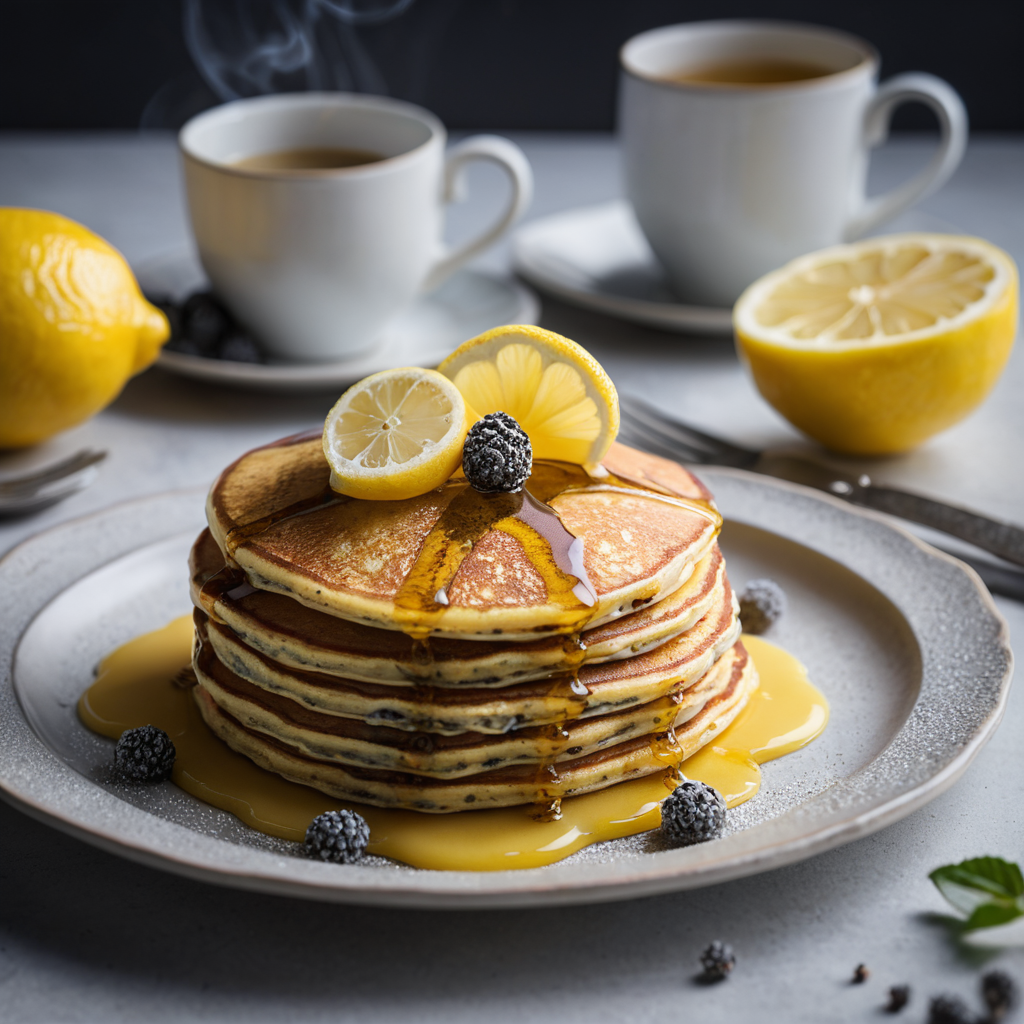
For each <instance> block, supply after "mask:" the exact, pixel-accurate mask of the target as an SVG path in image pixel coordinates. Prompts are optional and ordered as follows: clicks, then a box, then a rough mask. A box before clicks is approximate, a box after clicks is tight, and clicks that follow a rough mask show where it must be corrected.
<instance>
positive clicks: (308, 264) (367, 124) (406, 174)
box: [179, 92, 532, 362]
mask: <svg viewBox="0 0 1024 1024" xmlns="http://www.w3.org/2000/svg"><path fill="white" fill-rule="evenodd" d="M179 143H180V147H181V152H182V155H183V159H184V165H185V186H186V193H187V196H188V208H189V214H190V217H191V221H192V230H193V233H194V235H195V239H196V244H197V246H198V249H199V257H200V259H201V261H202V264H203V267H204V269H205V270H206V273H207V275H208V276H209V278H210V281H211V283H212V284H213V287H214V290H215V291H216V292H217V294H218V296H219V297H220V298H221V299H222V300H223V301H224V302H225V303H226V305H227V306H228V307H229V308H230V309H231V311H232V313H233V314H234V315H235V317H236V318H237V319H238V320H239V321H240V322H241V323H242V324H244V325H245V326H246V328H248V330H249V331H251V332H252V334H253V335H254V336H255V337H257V338H259V340H260V341H261V342H262V344H263V346H264V348H265V349H266V350H267V352H269V353H270V354H271V355H273V356H276V357H278V358H282V359H290V360H296V361H304V362H326V361H331V360H338V359H343V358H345V357H346V356H348V355H351V354H353V353H356V352H359V351H360V350H364V349H367V348H369V347H370V346H372V345H373V344H374V342H375V340H376V339H377V337H378V336H379V335H380V334H381V331H382V329H383V328H384V327H385V325H386V323H387V321H388V320H390V319H391V318H392V317H393V316H395V315H396V314H397V313H398V312H399V311H401V309H402V308H403V307H405V306H407V305H408V304H409V303H410V302H411V301H412V300H413V299H414V298H415V297H416V295H417V294H418V293H420V292H421V291H424V290H428V289H430V288H433V287H435V286H436V285H438V284H440V283H441V282H442V281H443V280H444V279H445V278H446V277H447V276H448V275H450V274H452V273H453V272H454V271H455V270H457V269H458V268H459V267H461V266H463V265H464V264H465V263H466V262H467V261H468V260H470V259H472V258H473V257H474V256H475V255H477V254H478V253H480V252H481V251H483V250H484V249H485V248H487V247H488V246H490V245H492V244H493V243H494V242H495V241H497V240H498V238H500V237H501V236H502V235H503V234H504V233H505V232H506V231H507V230H508V229H509V228H510V227H511V226H512V224H514V223H515V221H516V220H517V219H518V218H519V217H520V215H521V214H522V212H523V210H524V209H525V208H526V206H527V205H528V204H529V201H530V195H531V191H532V175H531V172H530V166H529V163H528V162H527V160H526V157H525V156H524V154H523V152H522V150H521V149H519V147H518V146H516V145H514V144H513V143H511V142H509V141H508V140H507V139H501V138H498V137H496V136H489V135H479V136H474V137H472V138H469V139H466V140H465V141H463V142H460V143H458V144H457V145H455V146H453V147H452V148H451V149H450V150H449V151H448V152H447V153H446V152H445V130H444V127H443V126H442V124H441V122H440V121H439V120H438V119H437V118H436V117H435V116H434V115H433V114H431V113H430V112H429V111H426V110H423V109H422V108H420V107H417V106H414V105H413V104H411V103H404V102H401V101H399V100H393V99H388V98H385V97H379V96H361V95H351V94H347V93H313V92H307V93H289V94H285V95H278V96H262V97H259V98H255V99H245V100H236V101H234V102H232V103H227V104H225V105H223V106H220V107H215V108H214V109H213V110H209V111H206V112H205V113H203V114H200V115H198V116H197V117H195V118H193V119H192V120H191V121H189V122H188V124H186V125H185V127H184V128H183V129H182V130H181V134H180V136H179ZM477 160H487V161H490V162H492V163H496V164H497V165H498V166H500V167H501V168H502V169H503V170H504V171H505V172H506V173H507V174H508V177H509V179H510V182H511V185H512V190H511V198H510V200H509V201H508V203H507V205H506V207H505V209H504V210H503V211H502V212H501V213H500V214H499V216H498V217H497V219H496V220H495V222H494V223H493V224H492V225H491V226H490V227H488V228H487V229H486V230H485V231H484V232H483V233H482V234H480V235H479V236H478V237H476V238H474V239H472V240H470V241H469V242H467V243H464V244H463V245H461V246H460V247H458V248H456V249H454V250H446V249H445V247H444V245H443V243H442V240H441V239H442V227H443V219H444V203H445V201H446V199H447V198H448V197H450V195H451V193H452V191H453V189H454V187H455V184H456V182H457V180H458V178H459V175H460V173H461V171H462V169H463V168H464V167H465V166H466V165H467V164H469V163H471V162H474V161H477Z"/></svg>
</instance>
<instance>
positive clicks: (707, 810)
mask: <svg viewBox="0 0 1024 1024" xmlns="http://www.w3.org/2000/svg"><path fill="white" fill-rule="evenodd" d="M725 810H726V808H725V801H724V800H723V799H722V795H721V793H719V792H718V790H716V789H712V788H711V786H709V785H708V784H707V783H705V782H697V781H696V780H695V779H686V780H685V781H683V782H680V783H679V785H678V786H676V788H675V789H674V790H673V791H672V792H671V793H670V794H669V795H668V796H667V797H666V798H665V799H664V800H663V801H662V804H661V830H662V832H664V833H665V835H666V836H667V837H668V838H669V839H670V840H671V841H672V843H673V844H674V845H676V846H692V845H693V844H694V843H704V842H707V841H708V840H709V839H717V838H718V837H719V836H720V835H721V834H722V829H723V828H724V827H725Z"/></svg>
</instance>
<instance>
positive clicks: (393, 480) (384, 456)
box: [324, 367, 469, 501]
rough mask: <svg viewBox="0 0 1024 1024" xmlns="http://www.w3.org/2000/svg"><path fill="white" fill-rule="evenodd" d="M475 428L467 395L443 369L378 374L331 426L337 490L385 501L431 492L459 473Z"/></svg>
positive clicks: (330, 419)
mask: <svg viewBox="0 0 1024 1024" xmlns="http://www.w3.org/2000/svg"><path fill="white" fill-rule="evenodd" d="M468 426H469V424H468V421H467V415H466V404H465V402H464V401H463V398H462V394H461V393H460V392H459V389H458V388H457V387H455V385H454V384H452V382H451V381H450V380H448V378H447V377H444V376H443V375H442V374H440V373H438V372H437V371H436V370H422V369H420V368H419V367H405V368H403V369H400V370H384V371H382V372H381V373H375V374H372V375H371V376H369V377H366V378H365V379H363V380H361V381H359V383H358V384H353V385H352V387H350V388H349V389H348V391H346V392H345V393H344V394H343V395H342V396H341V398H340V399H338V401H337V403H336V404H335V406H334V408H333V409H331V411H330V412H329V413H328V414H327V419H326V420H325V421H324V455H326V456H327V461H328V463H329V464H330V467H331V488H332V489H333V490H335V491H338V492H340V493H341V494H347V495H350V496H351V497H353V498H368V499H371V500H378V501H380V500H384V501H387V500H392V501H394V500H399V499H402V498H412V497H415V496H416V495H417V494H426V493H427V491H431V490H433V489H434V488H435V487H440V486H441V484H443V483H444V482H445V481H446V480H447V479H448V478H449V477H450V476H451V475H452V473H454V472H455V470H456V469H457V468H458V466H459V463H460V461H461V460H462V442H463V441H464V440H465V437H466V431H467V429H468Z"/></svg>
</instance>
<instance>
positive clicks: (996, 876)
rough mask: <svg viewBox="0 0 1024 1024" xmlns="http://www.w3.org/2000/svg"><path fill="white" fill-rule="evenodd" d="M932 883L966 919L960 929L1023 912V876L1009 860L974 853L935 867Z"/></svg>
mask: <svg viewBox="0 0 1024 1024" xmlns="http://www.w3.org/2000/svg"><path fill="white" fill-rule="evenodd" d="M928 877H929V878H930V879H931V880H932V881H933V882H934V883H935V887H936V888H937V889H938V890H939V892H941V893H942V895H943V896H944V897H945V898H946V899H947V900H948V901H949V902H950V903H951V904H952V905H953V906H954V907H956V909H957V910H959V911H960V913H961V914H965V915H966V917H967V920H966V921H965V922H964V929H965V930H967V931H971V930H973V929H975V928H991V927H994V926H995V925H998V924H1006V923H1007V922H1008V921H1013V920H1014V919H1015V918H1018V917H1021V916H1022V915H1024V876H1022V875H1021V870H1020V868H1019V867H1018V866H1017V865H1016V864H1014V863H1013V862H1012V861H1007V860H1003V859H1002V858H1001V857H975V858H974V859H973V860H965V861H961V863H959V864H947V865H946V866H945V867H941V868H936V869H935V870H934V871H933V872H932V873H931V874H930V875H929V876H928Z"/></svg>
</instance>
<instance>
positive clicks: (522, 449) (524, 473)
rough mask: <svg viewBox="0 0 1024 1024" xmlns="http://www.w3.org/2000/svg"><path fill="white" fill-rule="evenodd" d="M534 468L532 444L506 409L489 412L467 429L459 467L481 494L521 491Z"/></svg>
mask: <svg viewBox="0 0 1024 1024" xmlns="http://www.w3.org/2000/svg"><path fill="white" fill-rule="evenodd" d="M532 469H533V445H531V444H530V438H529V436H528V435H527V433H526V431H525V430H523V428H522V427H521V426H519V424H518V423H516V421H515V420H514V419H513V418H512V417H511V416H509V414H508V413H507V412H489V413H488V414H487V415H486V416H484V418H483V419H480V420H477V422H476V423H474V424H473V426H472V427H470V429H469V433H468V434H467V435H466V440H465V443H464V444H463V446H462V471H463V472H464V473H465V474H466V479H467V480H468V481H469V483H470V486H471V487H473V488H475V489H476V490H478V491H482V492H483V493H484V494H494V493H497V492H500V491H505V492H512V491H521V490H522V489H523V484H524V483H526V479H527V477H529V475H530V471H531V470H532Z"/></svg>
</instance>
